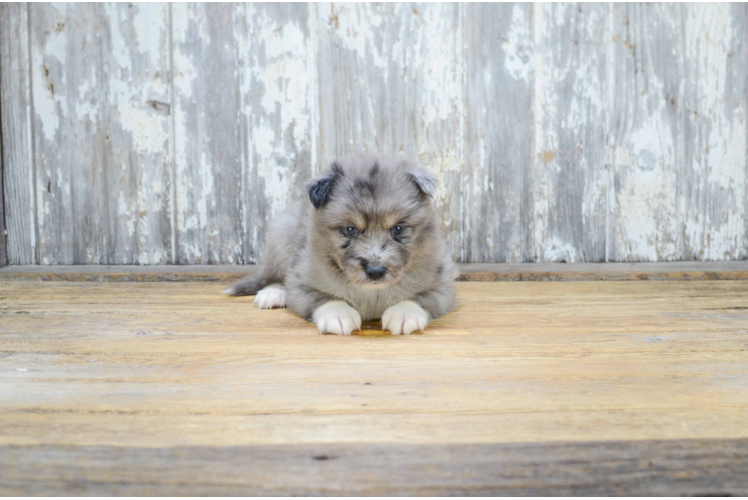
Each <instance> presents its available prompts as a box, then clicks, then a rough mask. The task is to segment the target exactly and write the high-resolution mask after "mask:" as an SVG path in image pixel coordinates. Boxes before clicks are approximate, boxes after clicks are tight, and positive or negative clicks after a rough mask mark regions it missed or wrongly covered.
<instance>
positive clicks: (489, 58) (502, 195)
mask: <svg viewBox="0 0 748 500" xmlns="http://www.w3.org/2000/svg"><path fill="white" fill-rule="evenodd" d="M463 10H464V14H463V17H464V21H463V23H464V28H463V31H464V37H465V50H466V51H467V53H468V54H470V57H469V61H468V63H467V64H466V71H467V74H466V89H467V90H466V95H465V99H466V100H465V112H466V113H467V119H466V121H465V129H466V141H465V148H466V151H465V156H466V168H465V174H464V175H463V178H464V179H465V181H464V185H463V188H462V189H463V190H464V195H463V199H464V202H463V203H464V205H465V208H464V212H465V213H464V230H463V233H462V239H463V241H462V247H463V252H462V255H461V260H462V261H463V262H475V263H479V262H502V261H506V262H522V261H523V256H522V224H523V222H522V211H523V209H524V208H525V207H524V206H523V205H522V199H523V195H522V182H523V178H522V176H523V175H524V174H525V172H527V171H528V169H529V167H530V164H531V163H532V160H531V156H532V145H533V142H532V141H533V139H534V138H533V136H532V130H533V123H532V120H533V114H532V97H533V81H534V77H535V74H534V64H533V60H532V58H533V57H534V53H533V41H532V14H533V11H532V6H531V5H529V4H509V3H502V4H483V3H480V4H479V3H475V4H465V5H464V6H463Z"/></svg>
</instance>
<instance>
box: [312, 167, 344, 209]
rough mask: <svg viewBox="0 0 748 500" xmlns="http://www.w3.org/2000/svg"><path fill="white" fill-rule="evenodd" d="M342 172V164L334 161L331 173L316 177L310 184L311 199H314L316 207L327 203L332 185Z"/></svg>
mask: <svg viewBox="0 0 748 500" xmlns="http://www.w3.org/2000/svg"><path fill="white" fill-rule="evenodd" d="M341 173H342V169H341V168H340V165H338V164H337V163H333V164H332V172H331V173H329V174H327V175H326V176H324V177H320V178H319V179H315V180H313V181H312V182H311V183H310V184H309V199H310V200H312V205H314V208H319V207H321V206H322V205H324V204H325V202H326V201H327V197H328V195H329V194H330V190H332V185H333V184H335V179H336V178H337V177H338V175H339V174H341Z"/></svg>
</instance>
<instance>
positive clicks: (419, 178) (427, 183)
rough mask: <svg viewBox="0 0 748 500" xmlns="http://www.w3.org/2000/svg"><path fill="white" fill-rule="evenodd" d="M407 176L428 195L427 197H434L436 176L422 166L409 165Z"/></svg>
mask: <svg viewBox="0 0 748 500" xmlns="http://www.w3.org/2000/svg"><path fill="white" fill-rule="evenodd" d="M408 176H409V177H410V178H411V179H412V180H413V182H415V183H416V185H417V186H418V189H420V190H421V191H422V192H423V193H424V194H426V195H428V196H429V198H433V197H434V194H435V193H436V176H435V175H434V174H432V173H431V172H428V171H427V170H425V169H423V168H422V167H418V166H415V165H411V166H410V167H409V168H408Z"/></svg>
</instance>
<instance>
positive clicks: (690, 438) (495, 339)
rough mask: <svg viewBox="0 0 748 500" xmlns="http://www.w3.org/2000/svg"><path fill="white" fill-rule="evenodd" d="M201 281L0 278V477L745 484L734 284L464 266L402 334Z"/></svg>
mask: <svg viewBox="0 0 748 500" xmlns="http://www.w3.org/2000/svg"><path fill="white" fill-rule="evenodd" d="M223 286H224V285H223V284H222V283H213V282H152V283H121V282H70V281H55V282H41V281H15V280H0V308H1V309H0V494H3V495H27V494H66V495H69V494H100V495H107V494H128V495H145V494H152V495H156V494H159V495H160V494H182V495H193V494H219V495H221V494H269V495H276V494H296V495H338V494H352V495H377V494H381V495H394V494H411V495H421V494H429V495H439V494H465V495H494V494H513V495H543V494H631V495H640V494H652V495H657V494H667V495H674V494H689V495H691V494H710V495H715V494H716V495H718V494H732V495H739V494H742V495H746V494H748V281H745V280H733V281H621V282H600V281H592V282H579V281H577V282H491V283H480V282H464V283H459V284H458V290H459V296H460V300H461V305H460V308H459V309H458V311H457V312H455V313H452V314H450V315H448V316H446V317H444V318H442V319H439V320H438V321H436V322H434V323H433V324H432V325H431V326H430V327H429V328H428V329H427V331H426V332H425V333H424V334H420V335H411V336H405V337H393V336H390V335H386V334H384V332H381V331H379V330H376V329H375V328H367V329H365V331H364V332H362V333H361V334H359V335H354V336H352V337H338V336H321V335H318V334H317V333H316V330H315V329H314V327H313V325H311V324H309V323H307V322H305V321H303V320H301V319H299V318H297V317H295V316H294V315H293V314H292V313H290V312H289V311H286V310H275V311H259V310H257V309H256V308H255V307H253V306H252V298H229V297H226V296H223V295H221V294H220V293H219V292H220V290H221V289H222V288H223Z"/></svg>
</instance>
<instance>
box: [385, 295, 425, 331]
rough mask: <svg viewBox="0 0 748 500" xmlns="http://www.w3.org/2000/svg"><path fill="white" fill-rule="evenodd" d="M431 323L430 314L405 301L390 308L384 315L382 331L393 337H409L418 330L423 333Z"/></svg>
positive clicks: (409, 301)
mask: <svg viewBox="0 0 748 500" xmlns="http://www.w3.org/2000/svg"><path fill="white" fill-rule="evenodd" d="M428 322H429V313H427V312H426V310H425V309H424V308H423V307H421V306H419V305H418V304H416V303H415V302H413V301H412V300H404V301H402V302H398V303H397V304H395V305H394V306H392V307H388V308H387V310H386V311H384V314H383V315H382V329H383V330H389V331H390V332H392V335H408V334H409V333H411V332H414V331H416V330H420V331H423V329H424V328H426V325H427V324H428Z"/></svg>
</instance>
